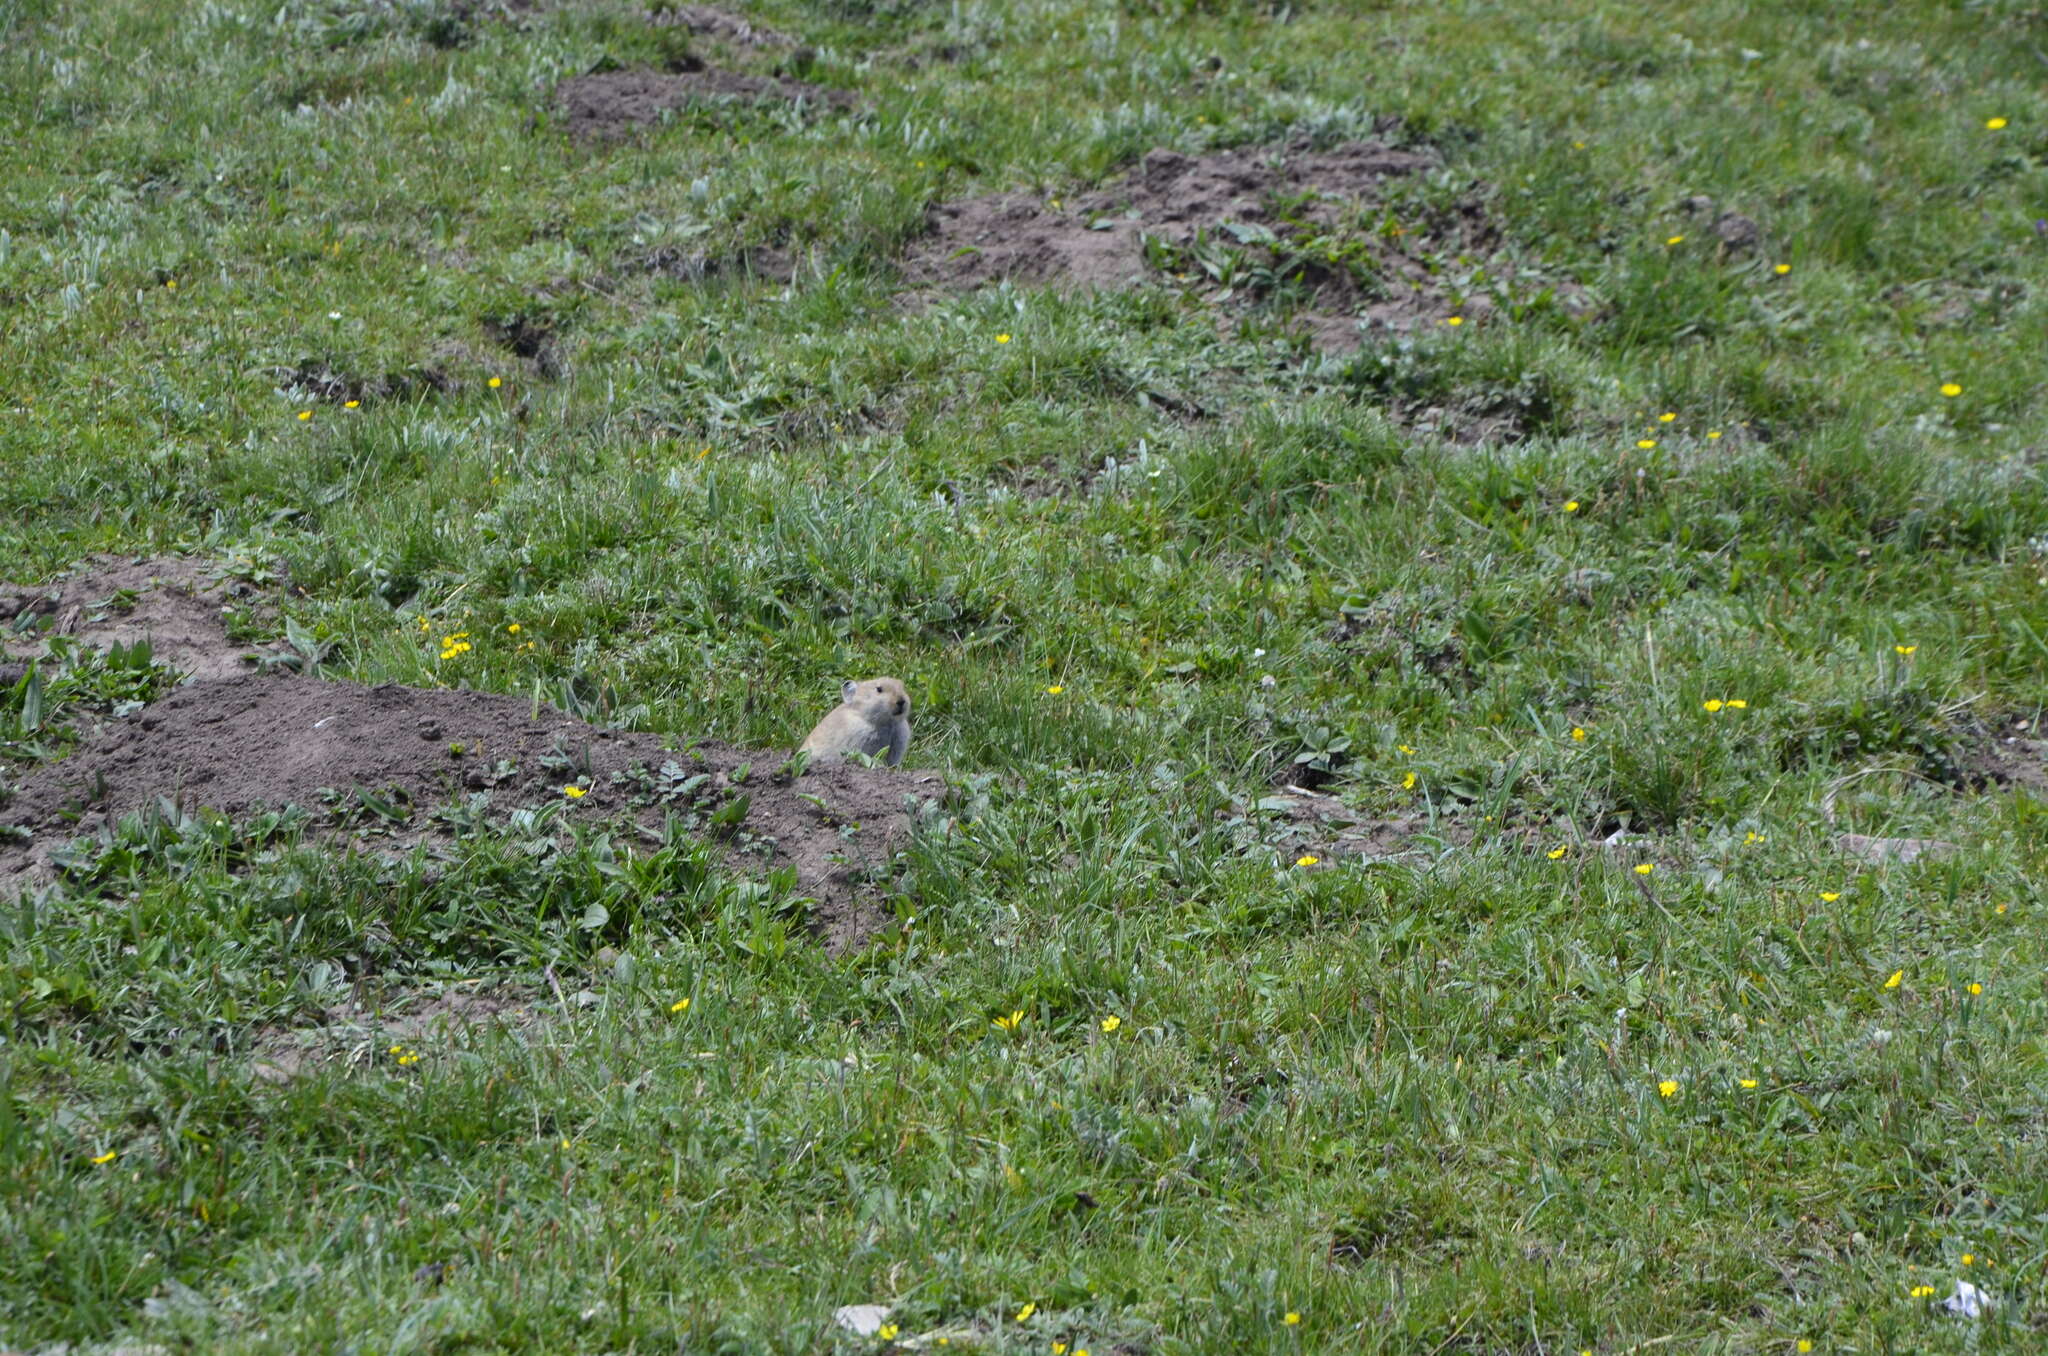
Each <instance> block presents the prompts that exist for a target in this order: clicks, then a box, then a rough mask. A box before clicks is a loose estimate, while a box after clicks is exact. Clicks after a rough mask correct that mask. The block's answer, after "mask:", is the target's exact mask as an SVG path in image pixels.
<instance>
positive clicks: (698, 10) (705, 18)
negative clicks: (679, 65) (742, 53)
mask: <svg viewBox="0 0 2048 1356" xmlns="http://www.w3.org/2000/svg"><path fill="white" fill-rule="evenodd" d="M649 18H651V19H652V20H653V22H654V23H655V24H657V25H662V26H673V27H676V28H682V29H687V30H688V31H689V32H690V33H692V34H694V35H695V36H697V37H700V38H707V39H709V40H711V41H713V42H722V43H724V44H725V45H726V46H728V47H737V48H751V49H754V50H766V51H788V50H789V49H791V48H794V47H795V46H796V45H797V41H796V39H795V38H793V37H791V36H790V35H789V34H787V33H782V32H778V31H776V30H775V29H773V28H769V27H767V26H766V25H764V24H757V23H755V22H753V21H752V20H751V19H748V18H747V17H746V16H745V15H741V14H735V13H733V12H732V11H731V10H729V9H720V8H719V7H718V6H716V5H664V6H660V7H657V8H656V9H655V10H654V12H653V13H652V14H651V15H650V16H649Z"/></svg>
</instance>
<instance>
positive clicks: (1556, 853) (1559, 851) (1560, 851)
mask: <svg viewBox="0 0 2048 1356" xmlns="http://www.w3.org/2000/svg"><path fill="white" fill-rule="evenodd" d="M1564 851H1565V850H1564V846H1563V844H1559V845H1558V846H1557V847H1554V848H1552V849H1551V850H1550V851H1549V852H1546V853H1545V854H1543V855H1544V856H1546V857H1548V858H1550V860H1551V861H1553V862H1554V861H1556V860H1557V859H1558V858H1560V857H1562V856H1564Z"/></svg>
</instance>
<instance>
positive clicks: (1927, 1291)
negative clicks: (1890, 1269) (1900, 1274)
mask: <svg viewBox="0 0 2048 1356" xmlns="http://www.w3.org/2000/svg"><path fill="white" fill-rule="evenodd" d="M1933 1293H1934V1287H1933V1286H1931V1285H1916V1286H1914V1287H1913V1298H1914V1299H1926V1298H1927V1297H1928V1296H1929V1295H1931V1294H1933Z"/></svg>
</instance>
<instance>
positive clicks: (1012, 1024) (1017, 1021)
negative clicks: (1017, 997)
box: [995, 1012, 1024, 1031]
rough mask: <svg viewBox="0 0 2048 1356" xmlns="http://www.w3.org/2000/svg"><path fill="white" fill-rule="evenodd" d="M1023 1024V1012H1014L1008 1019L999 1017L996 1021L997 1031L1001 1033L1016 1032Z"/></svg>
mask: <svg viewBox="0 0 2048 1356" xmlns="http://www.w3.org/2000/svg"><path fill="white" fill-rule="evenodd" d="M1023 1024H1024V1014H1023V1013H1022V1012H1013V1013H1011V1014H1010V1015H1009V1016H1007V1017H998V1018H996V1020H995V1025H996V1029H997V1030H999V1031H1015V1030H1016V1029H1017V1028H1018V1027H1020V1026H1022V1025H1023Z"/></svg>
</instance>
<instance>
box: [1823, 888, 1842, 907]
mask: <svg viewBox="0 0 2048 1356" xmlns="http://www.w3.org/2000/svg"><path fill="white" fill-rule="evenodd" d="M1841 897H1842V892H1841V891H1840V890H1823V891H1821V892H1820V899H1821V903H1823V904H1832V903H1834V902H1835V901H1836V900H1838V899H1840V898H1841Z"/></svg>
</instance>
